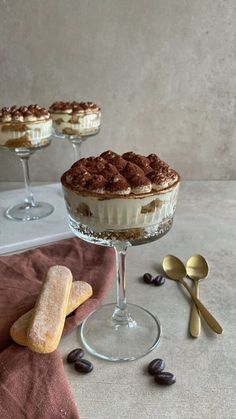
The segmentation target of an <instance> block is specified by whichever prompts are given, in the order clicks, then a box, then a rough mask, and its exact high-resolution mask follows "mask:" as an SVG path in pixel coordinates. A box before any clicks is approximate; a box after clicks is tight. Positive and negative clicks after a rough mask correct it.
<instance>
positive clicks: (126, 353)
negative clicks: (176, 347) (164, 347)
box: [81, 304, 161, 361]
mask: <svg viewBox="0 0 236 419" xmlns="http://www.w3.org/2000/svg"><path fill="white" fill-rule="evenodd" d="M114 310H115V304H106V305H104V306H102V307H100V308H99V309H98V310H97V311H95V312H93V313H92V314H90V316H89V317H87V319H86V320H85V321H84V322H83V324H82V327H81V339H82V342H83V344H84V346H85V348H86V349H87V350H88V351H89V352H90V353H92V354H93V355H95V356H97V357H99V358H102V359H105V360H108V361H134V360H135V359H138V358H141V357H143V356H144V355H146V354H148V353H149V352H151V351H152V350H153V349H154V348H155V347H156V346H157V344H158V342H159V339H160V335H161V325H160V323H159V321H158V319H157V318H155V317H154V316H153V315H152V314H151V313H150V312H149V311H147V310H145V309H144V308H142V307H139V306H137V305H134V304H127V309H126V310H125V312H126V320H124V317H125V316H123V315H122V311H121V310H119V309H116V310H115V311H114ZM120 314H121V315H120Z"/></svg>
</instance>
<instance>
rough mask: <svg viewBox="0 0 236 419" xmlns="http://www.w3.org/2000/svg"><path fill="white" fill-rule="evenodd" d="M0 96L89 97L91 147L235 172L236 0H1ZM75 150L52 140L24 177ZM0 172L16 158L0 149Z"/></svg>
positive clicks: (15, 165) (13, 171)
mask: <svg viewBox="0 0 236 419" xmlns="http://www.w3.org/2000/svg"><path fill="white" fill-rule="evenodd" d="M0 5H1V8H0V106H8V105H13V104H19V105H20V104H29V103H39V104H40V105H44V106H47V105H49V104H50V103H51V102H53V101H55V100H62V99H64V100H74V99H78V100H92V101H94V102H97V103H99V104H100V105H101V106H102V111H103V126H102V130H101V133H100V134H99V135H98V136H97V137H94V138H91V139H89V140H88V141H87V143H84V145H83V154H84V155H90V154H96V153H100V152H102V151H104V150H105V149H113V150H115V151H118V152H124V151H127V150H131V149H133V150H135V151H137V152H139V153H143V154H146V153H150V152H156V153H158V154H160V155H161V156H162V157H163V158H164V159H166V160H167V161H168V162H169V163H171V164H172V165H173V166H174V167H175V168H176V169H178V170H179V171H180V172H181V173H182V175H183V177H184V178H185V179H236V163H235V160H236V140H235V137H236V123H235V116H236V106H235V98H236V24H235V22H236V1H235V0H225V1H224V0H198V1H196V0H0ZM72 161H73V153H72V147H71V145H70V144H69V143H67V142H64V141H60V140H54V141H53V144H52V145H51V146H50V147H49V148H47V149H45V150H44V151H40V152H37V153H36V154H35V155H34V156H33V157H32V158H31V172H32V180H34V181H36V180H43V181H45V180H48V181H55V180H58V179H59V176H60V174H61V173H62V171H64V170H65V169H66V168H67V167H68V166H69V165H70V163H72ZM0 162H1V164H0V180H2V181H6V180H12V181H15V180H19V179H20V178H21V167H20V164H19V162H18V160H17V158H16V157H15V156H14V155H12V154H11V153H3V152H1V153H0Z"/></svg>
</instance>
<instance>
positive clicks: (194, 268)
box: [186, 255, 209, 338]
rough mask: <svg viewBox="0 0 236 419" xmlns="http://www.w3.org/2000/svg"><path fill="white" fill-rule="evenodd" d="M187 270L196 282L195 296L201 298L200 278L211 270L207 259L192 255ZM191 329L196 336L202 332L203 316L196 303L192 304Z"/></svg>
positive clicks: (204, 276) (191, 332)
mask: <svg viewBox="0 0 236 419" xmlns="http://www.w3.org/2000/svg"><path fill="white" fill-rule="evenodd" d="M186 271H187V275H188V277H189V278H191V279H192V280H193V282H194V288H195V289H194V294H195V297H197V298H198V299H199V296H200V292H199V280H200V279H203V278H206V277H207V275H208V271H209V268H208V264H207V261H206V259H205V258H204V257H203V256H201V255H193V256H191V257H190V258H189V259H188V261H187V264H186ZM189 331H190V334H191V335H192V336H193V337H195V338H197V337H198V336H199V335H200V333H201V318H200V315H199V311H198V309H197V307H196V305H195V304H194V303H193V304H192V310H191V316H190V325H189Z"/></svg>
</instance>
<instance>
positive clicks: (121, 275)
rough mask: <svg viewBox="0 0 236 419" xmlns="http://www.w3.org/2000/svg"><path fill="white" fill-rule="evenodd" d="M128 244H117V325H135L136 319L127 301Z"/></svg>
mask: <svg viewBox="0 0 236 419" xmlns="http://www.w3.org/2000/svg"><path fill="white" fill-rule="evenodd" d="M126 250H127V246H126V245H121V246H115V251H116V270H117V273H116V284H117V288H116V306H115V310H114V312H113V315H112V319H113V321H114V322H115V323H116V324H117V325H126V326H128V327H134V326H135V324H136V323H135V321H134V320H133V319H132V317H131V315H130V313H129V311H128V308H127V303H126V279H125V271H126Z"/></svg>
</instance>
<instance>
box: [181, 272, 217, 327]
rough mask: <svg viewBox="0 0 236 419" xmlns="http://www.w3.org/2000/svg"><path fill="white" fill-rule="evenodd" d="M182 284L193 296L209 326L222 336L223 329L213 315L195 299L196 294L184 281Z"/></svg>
mask: <svg viewBox="0 0 236 419" xmlns="http://www.w3.org/2000/svg"><path fill="white" fill-rule="evenodd" d="M180 283H181V284H182V285H183V286H184V287H185V288H186V290H187V291H188V292H189V294H190V295H191V297H192V299H193V301H194V303H195V304H196V306H197V308H198V309H199V311H200V312H201V314H202V316H203V317H204V319H205V320H206V322H207V324H208V325H209V326H210V328H211V329H212V330H214V332H216V333H219V334H221V333H222V332H223V329H222V327H221V326H220V324H219V323H218V322H217V321H216V319H215V318H214V317H213V316H212V314H211V313H210V312H209V311H208V310H207V308H206V307H205V306H204V305H203V304H202V303H201V301H200V300H199V299H198V298H196V297H195V295H194V293H193V292H192V290H191V288H190V287H189V286H188V284H186V282H185V281H184V280H182V281H180Z"/></svg>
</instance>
